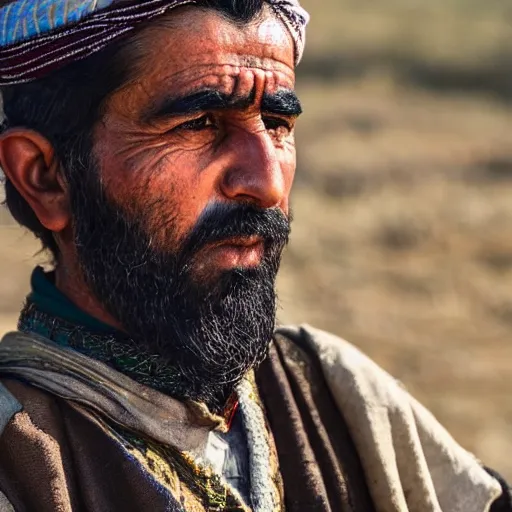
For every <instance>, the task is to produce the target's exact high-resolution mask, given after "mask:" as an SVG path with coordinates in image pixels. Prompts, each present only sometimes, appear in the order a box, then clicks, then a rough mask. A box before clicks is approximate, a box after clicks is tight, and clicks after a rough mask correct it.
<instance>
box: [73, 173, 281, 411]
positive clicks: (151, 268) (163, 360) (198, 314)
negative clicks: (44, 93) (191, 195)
mask: <svg viewBox="0 0 512 512" xmlns="http://www.w3.org/2000/svg"><path fill="white" fill-rule="evenodd" d="M140 192H141V193H142V192H143V188H141V191H140ZM70 194H71V205H72V213H73V218H74V236H75V243H76V249H77V257H78V262H79V266H80V270H81V273H82V277H83V279H84V280H85V283H86V285H87V286H88V287H89V288H90V289H91V291H92V292H93V294H94V295H95V297H96V298H97V300H99V302H100V303H101V304H102V305H103V307H104V308H105V309H106V311H108V312H109V313H110V314H111V315H112V316H113V317H114V318H115V319H116V320H117V321H118V322H119V323H120V324H121V325H122V327H123V330H124V331H125V332H126V333H127V334H128V336H129V337H130V338H131V339H132V340H134V341H135V342H136V343H137V345H138V346H140V347H141V351H142V350H143V351H145V352H148V353H150V354H151V355H152V356H155V355H156V356H158V359H159V364H163V365H165V367H166V368H167V369H168V370H170V371H168V372H166V373H167V374H168V375H169V374H170V375H172V384H171V385H170V386H169V387H170V388H171V389H172V391H170V394H172V395H174V396H175V397H177V398H181V399H190V400H195V401H200V402H204V403H206V404H207V405H208V406H209V407H210V408H211V409H212V410H213V411H216V412H219V411H221V410H222V408H223V407H224V405H225V402H226V400H227V398H228V397H229V395H230V394H231V393H232V392H233V390H234V388H235V386H236V385H237V384H238V383H239V382H240V381H241V380H242V378H243V377H244V375H245V374H246V373H247V372H248V371H249V370H250V369H252V368H255V367H257V366H258V365H259V364H260V363H261V362H262V361H263V360H264V359H265V357H266V355H267V350H268V346H269V343H270V341H271V339H272V336H273V332H274V327H275V316H276V293H275V280H276V276H277V272H278V269H279V266H280V261H281V254H282V251H283V249H284V247H285V246H286V244H287V242H288V237H289V233H290V222H289V220H288V219H287V218H286V216H285V215H284V214H283V213H282V212H281V210H279V209H277V208H275V209H261V208H258V207H256V206H253V205H249V204H241V203H230V204H226V203H217V204H213V205H210V206H209V207H207V208H206V210H205V211H204V212H203V214H202V215H201V216H200V218H199V219H198V221H197V222H196V224H195V226H194V227H193V228H192V229H191V231H190V232H189V233H188V235H187V236H185V237H182V239H181V240H180V239H179V237H178V236H177V234H176V232H177V230H176V218H175V217H174V216H168V217H167V218H166V217H165V216H163V215H162V214H161V213H160V212H161V211H169V200H168V199H167V198H160V199H159V200H156V201H155V200H149V201H146V202H145V203H144V204H141V205H139V206H137V207H133V206H132V207H131V208H130V212H129V213H128V211H126V210H125V209H123V208H122V207H120V206H119V205H117V204H115V203H114V202H113V201H112V200H111V199H109V198H108V197H107V195H106V193H105V190H104V188H103V186H102V184H101V181H100V178H99V177H98V172H97V171H95V170H93V169H91V168H89V170H88V172H87V173H82V174H81V176H80V179H79V180H76V182H75V183H70ZM164 206H165V208H164ZM155 219H157V220H156V221H155ZM151 226H152V227H151ZM252 236H258V237H260V238H261V239H262V240H263V243H264V251H263V256H262V259H261V262H260V263H259V265H258V266H257V267H251V268H232V269H229V270H224V271H219V272H218V273H216V274H215V275H209V276H200V275H197V272H194V270H195V268H196V267H195V263H196V262H197V260H198V257H200V255H201V251H207V250H208V247H209V246H210V245H211V244H215V243H219V242H222V241H226V240H228V239H231V238H235V237H252ZM157 239H158V240H159V242H158V244H156V243H155V240H157ZM169 247H172V248H173V249H172V250H171V249H168V248H169ZM166 248H167V249H166ZM203 254H204V253H203Z"/></svg>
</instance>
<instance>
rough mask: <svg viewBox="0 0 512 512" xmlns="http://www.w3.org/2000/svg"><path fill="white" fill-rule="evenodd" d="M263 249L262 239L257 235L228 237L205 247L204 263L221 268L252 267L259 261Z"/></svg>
mask: <svg viewBox="0 0 512 512" xmlns="http://www.w3.org/2000/svg"><path fill="white" fill-rule="evenodd" d="M264 251H265V245H264V241H263V239H262V238H261V237H259V236H255V237H243V238H230V239H228V240H223V241H221V242H219V243H217V244H215V245H213V246H210V247H209V248H208V249H207V251H206V253H205V255H206V258H207V260H208V263H207V264H206V265H207V266H208V264H209V265H213V266H215V267H221V268H254V267H257V266H258V265H259V264H260V263H261V260H262V258H263V254H264Z"/></svg>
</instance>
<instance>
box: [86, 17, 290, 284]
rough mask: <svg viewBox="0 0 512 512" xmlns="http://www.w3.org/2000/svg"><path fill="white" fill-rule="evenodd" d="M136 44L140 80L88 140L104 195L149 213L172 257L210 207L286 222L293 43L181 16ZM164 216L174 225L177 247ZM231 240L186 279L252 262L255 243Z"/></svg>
mask: <svg viewBox="0 0 512 512" xmlns="http://www.w3.org/2000/svg"><path fill="white" fill-rule="evenodd" d="M137 45H138V47H139V48H140V50H139V52H140V54H139V55H138V56H137V57H138V59H137V60H138V62H139V65H138V69H137V72H136V75H137V78H136V80H135V81H134V82H133V83H131V84H130V85H128V86H127V87H125V88H124V89H123V90H122V91H120V92H118V93H117V94H115V95H114V96H113V97H112V98H111V100H110V101H109V102H108V105H107V110H106V115H105V118H104V122H103V123H102V124H101V125H100V126H99V127H98V130H97V131H96V134H95V153H96V157H97V160H98V162H99V166H100V168H101V177H102V179H103V182H104V186H105V190H106V192H107V195H108V197H109V198H110V199H112V201H114V202H115V203H116V204H118V205H119V206H121V207H122V208H123V209H125V210H126V212H128V213H130V212H132V213H133V214H134V215H137V214H138V213H139V207H140V205H141V204H148V203H149V202H153V203H154V204H155V205H158V206H157V207H155V208H154V209H153V211H152V212H148V213H150V215H149V218H147V219H145V220H146V221H147V222H148V225H147V226H146V227H147V229H148V230H149V231H150V232H151V234H152V236H153V238H154V245H155V247H158V248H159V249H161V250H176V249H177V248H178V245H179V242H180V240H182V239H183V238H184V237H185V236H186V235H187V234H188V233H189V232H190V231H191V230H192V229H193V227H194V226H195V225H196V223H197V222H198V219H199V218H200V216H201V215H202V214H203V213H204V212H205V211H207V209H208V208H210V207H211V206H212V205H216V204H222V203H231V204H233V203H244V204H247V203H249V204H252V205H254V206H257V207H260V208H264V209H270V208H275V209H279V210H280V211H281V212H282V213H283V214H284V215H285V216H288V212H289V195H290V189H291V186H292V181H293V177H294V172H295V165H296V162H295V144H294V135H293V129H294V124H295V120H296V115H297V114H298V102H297V101H296V99H295V95H294V94H293V88H294V77H295V75H294V46H293V42H292V39H291V37H290V36H289V34H288V32H287V31H286V29H285V28H284V26H283V25H282V24H281V23H280V22H279V21H278V19H277V18H276V17H275V16H272V15H270V14H267V15H265V17H264V18H263V19H262V20H260V21H258V22H254V23H251V24H249V25H244V26H236V25H234V24H233V23H231V22H229V21H226V20H225V19H223V18H222V17H221V16H220V15H218V14H217V13H215V12H214V11H202V10H199V9H197V8H186V9H182V10H181V11H180V12H173V13H172V14H171V15H170V16H169V18H168V19H166V20H163V21H161V22H158V23H157V24H156V25H153V26H150V27H148V28H147V29H146V30H145V32H144V33H142V34H141V36H139V38H138V40H137ZM141 185H143V186H141ZM162 217H167V218H170V217H172V218H173V222H174V226H175V230H174V231H175V232H174V237H175V238H174V239H169V236H168V232H167V230H166V229H165V228H164V229H161V227H162V225H161V224H162V223H161V219H162ZM226 242H229V241H226ZM232 242H233V243H229V244H227V243H226V244H224V245H218V246H210V247H207V248H205V249H204V250H203V251H202V252H201V254H200V255H197V258H196V260H195V262H194V269H193V273H194V275H195V277H196V278H197V279H200V278H208V279H211V278H212V276H218V275H219V273H220V272H222V271H223V270H227V269H228V270H229V269H232V268H233V267H255V266H257V265H259V264H260V262H261V258H262V249H263V247H262V245H263V243H262V241H261V240H258V239H257V237H251V238H248V239H244V240H242V239H240V240H233V241H232Z"/></svg>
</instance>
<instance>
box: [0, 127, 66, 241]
mask: <svg viewBox="0 0 512 512" xmlns="http://www.w3.org/2000/svg"><path fill="white" fill-rule="evenodd" d="M0 166H1V167H2V170H3V171H4V173H5V175H6V176H7V178H9V180H10V181H11V183H12V184H13V185H14V187H16V189H17V190H18V192H19V193H20V194H21V195H22V197H23V198H24V199H25V201H27V203H28V204H29V205H30V207H31V208H32V210H33V211H34V213H35V214H36V216H37V218H38V219H39V222H41V224H42V225H43V226H44V227H45V228H46V229H49V230H50V231H53V232H54V233H59V232H61V231H63V230H64V229H65V228H66V227H68V226H69V225H70V224H71V215H70V211H69V200H68V194H67V187H66V183H65V181H64V179H63V177H62V175H61V173H60V165H59V162H58V161H57V159H56V157H55V151H54V150H53V147H52V145H51V144H50V142H49V141H48V140H47V139H45V138H44V137H43V136H42V135H40V134H39V133H37V132H34V131H32V130H27V129H23V128H15V129H12V130H7V131H6V132H5V133H3V134H2V135H1V136H0Z"/></svg>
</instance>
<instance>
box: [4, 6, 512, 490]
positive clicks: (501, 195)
mask: <svg viewBox="0 0 512 512" xmlns="http://www.w3.org/2000/svg"><path fill="white" fill-rule="evenodd" d="M303 4H304V6H305V7H306V8H307V9H308V10H309V11H310V12H311V14H312V22H311V25H310V30H309V46H308V48H307V54H306V57H305V59H304V61H303V63H302V64H301V66H300V68H299V72H298V89H299V93H300V96H301V98H302V101H303V103H304V107H305V114H304V117H303V119H302V121H301V123H300V127H299V129H298V148H299V169H298V174H297V181H296V186H295V190H294V199H293V201H294V211H295V223H294V232H293V236H292V242H291V244H290V247H289V249H288V251H287V255H286V258H285V262H284V266H283V270H282V273H281V276H280V280H279V293H280V303H281V308H280V311H279V319H280V321H281V322H282V323H288V322H295V323H303V322H308V323H311V324H314V325H315V326H317V327H320V328H323V329H327V330H330V331H332V332H334V333H336V334H338V335H340V336H343V337H344V338H346V339H349V340H350V341H351V342H353V343H354V344H356V345H357V346H359V347H360V348H361V349H362V350H363V351H365V352H366V353H367V354H369V355H370V356H371V357H372V358H373V359H375V360H376V361H377V362H378V363H379V364H381V365H382V366H383V367H384V368H386V369H387V370H388V371H389V372H390V373H392V374H393V375H394V376H395V377H396V378H398V379H400V380H401V381H402V382H403V383H404V384H405V385H406V386H407V388H408V389H409V390H410V391H411V392H412V394H413V395H415V396H416V397H417V398H419V399H420V400H421V401H422V402H423V403H424V404H425V405H426V406H427V407H428V408H429V409H431V410H432V412H433V413H434V414H435V415H436V416H437V417H438V419H439V420H441V422H442V423H443V424H444V425H445V426H446V427H447V428H448V429H449V430H450V432H451V433H452V434H453V435H454V436H455V437H456V438H457V440H458V441H459V442H461V443H462V444H463V445H464V446H465V447H466V448H467V449H469V450H471V451H473V452H474V453H475V454H477V456H478V457H480V458H481V459H482V460H483V461H485V463H486V464H487V465H490V466H492V467H493V468H495V469H497V470H498V471H500V472H502V473H503V474H504V476H506V477H507V478H508V479H509V480H512V457H511V456H510V454H512V379H511V374H512V3H511V2H510V1H509V0H486V2H482V0H429V1H428V2H425V1H424V0H378V1H377V0H321V1H320V0H303ZM0 219H1V220H2V222H1V225H2V227H1V230H0V251H1V258H2V261H3V265H2V270H1V272H0V330H2V331H5V330H7V329H11V328H13V327H14V326H15V323H16V317H17V314H18V311H19V309H20V305H21V302H22V300H23V297H24V295H25V293H26V291H27V289H28V281H29V273H30V270H31V269H32V267H33V266H34V264H35V262H36V261H40V260H41V258H40V257H34V254H35V253H36V252H37V250H38V245H37V244H36V243H35V242H34V240H33V239H32V237H31V236H30V235H27V234H24V233H23V232H22V231H21V230H19V229H18V228H16V227H15V226H14V225H12V224H11V222H10V220H9V218H8V215H7V214H6V213H5V212H2V213H1V214H0Z"/></svg>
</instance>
